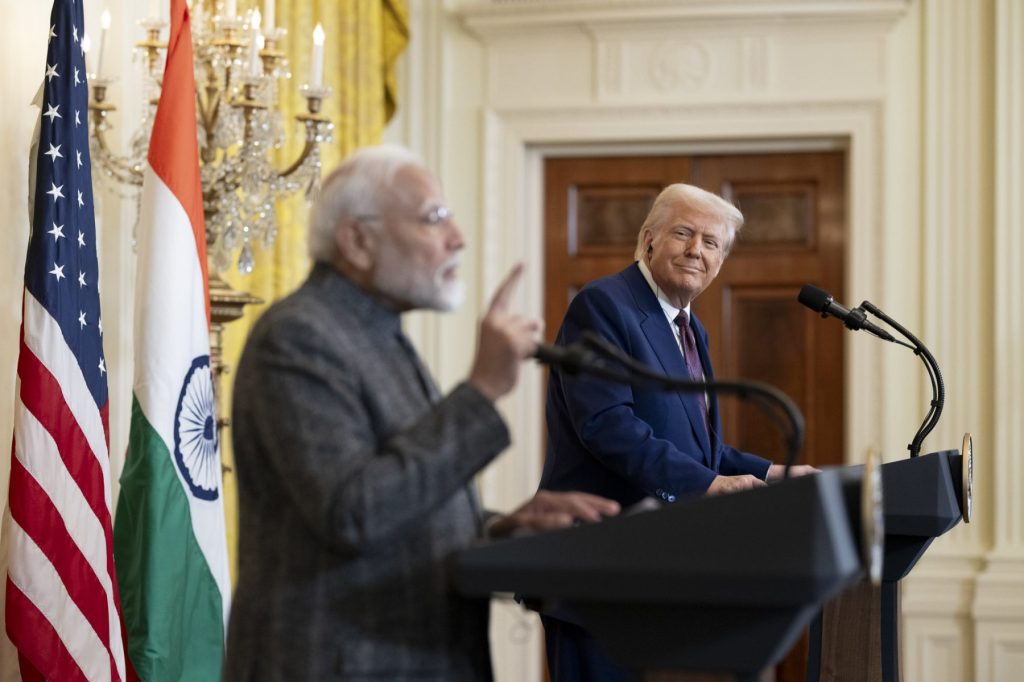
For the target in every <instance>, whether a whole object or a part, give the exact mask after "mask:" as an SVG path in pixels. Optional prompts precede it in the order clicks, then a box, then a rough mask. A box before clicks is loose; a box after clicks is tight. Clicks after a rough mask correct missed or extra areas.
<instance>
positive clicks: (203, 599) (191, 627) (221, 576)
mask: <svg viewBox="0 0 1024 682" xmlns="http://www.w3.org/2000/svg"><path fill="white" fill-rule="evenodd" d="M135 295H136V298H135V301H136V304H135V381H134V390H133V394H134V395H133V397H134V399H133V401H132V420H131V433H130V436H129V444H128V455H127V458H126V461H125V468H124V471H123V473H122V474H121V493H120V497H119V499H118V503H117V514H116V516H115V519H114V552H115V561H116V566H117V579H118V584H119V585H120V589H121V602H122V608H123V611H124V620H125V626H126V628H127V631H128V654H129V657H130V658H131V661H132V663H133V664H134V667H135V670H136V671H137V672H138V674H139V677H141V678H142V679H143V680H148V681H155V680H216V679H220V673H221V663H222V660H223V655H224V639H225V632H226V628H225V625H226V623H227V617H228V609H229V595H230V580H229V576H228V562H227V546H226V541H225V532H224V503H223V496H222V492H223V491H222V486H221V464H220V452H219V448H218V440H217V423H216V412H215V410H214V392H213V376H212V373H211V371H210V340H209V329H210V327H209V303H208V301H209V296H208V291H207V277H206V233H205V227H204V223H203V196H202V189H201V187H200V181H199V154H198V148H197V142H196V112H195V80H194V76H193V71H192V34H191V30H190V28H189V15H188V8H187V7H186V6H185V0H171V33H170V38H169V40H168V47H167V65H166V67H165V71H164V79H163V87H162V90H161V93H160V103H159V106H158V107H157V111H156V118H155V121H154V123H153V136H152V138H151V139H150V144H149V156H148V165H147V167H146V169H145V178H144V182H143V189H142V202H141V208H140V217H139V242H138V274H137V278H136V292H135Z"/></svg>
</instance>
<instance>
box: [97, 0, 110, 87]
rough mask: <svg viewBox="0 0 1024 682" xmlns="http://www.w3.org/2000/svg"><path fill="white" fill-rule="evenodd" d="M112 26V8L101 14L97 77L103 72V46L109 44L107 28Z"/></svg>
mask: <svg viewBox="0 0 1024 682" xmlns="http://www.w3.org/2000/svg"><path fill="white" fill-rule="evenodd" d="M108 28H110V10H106V9H105V10H103V14H102V15H100V51H99V54H97V55H96V77H97V78H99V76H100V74H102V73H103V48H104V47H106V44H107V29H108Z"/></svg>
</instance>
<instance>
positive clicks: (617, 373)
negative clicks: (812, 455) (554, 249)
mask: <svg viewBox="0 0 1024 682" xmlns="http://www.w3.org/2000/svg"><path fill="white" fill-rule="evenodd" d="M534 357H535V358H536V359H537V360H538V361H539V362H542V363H544V364H546V365H552V366H556V367H559V368H560V369H562V370H563V371H565V372H568V373H570V374H590V375H592V376H596V377H599V378H601V379H605V380H607V381H612V382H614V383H618V384H627V385H629V386H652V387H656V388H661V389H663V390H666V391H680V392H684V393H702V392H713V393H723V394H729V395H735V396H737V397H738V398H740V399H742V400H750V401H752V402H755V403H756V404H757V405H758V406H759V407H761V409H762V410H763V411H764V412H765V413H766V414H768V415H769V416H770V417H771V418H772V420H773V421H775V423H776V424H777V425H779V427H780V429H779V430H780V431H782V432H783V434H785V440H786V469H785V474H784V478H788V477H789V468H790V467H791V466H792V465H793V464H794V463H796V459H797V456H798V455H799V454H800V447H801V446H802V445H803V440H804V418H803V415H802V414H801V413H800V408H798V407H797V406H796V404H795V403H794V402H793V401H792V400H791V399H790V397H789V396H787V395H786V394H785V393H783V392H782V391H780V390H779V389H777V388H775V387H774V386H770V385H769V384H765V383H762V382H759V381H693V380H690V379H677V378H675V377H671V376H668V375H666V374H661V373H659V372H656V371H654V370H652V369H651V368H650V367H648V366H647V365H644V364H643V363H641V362H638V361H637V360H636V359H634V358H632V357H630V356H629V355H627V354H626V353H624V352H623V351H622V350H621V349H620V348H618V347H617V346H615V345H613V344H612V343H611V342H610V341H608V340H607V339H605V338H604V337H603V336H600V335H599V334H597V333H595V332H593V331H590V330H587V331H584V332H583V333H582V334H581V336H580V339H579V340H578V341H576V342H575V343H572V344H569V345H568V346H545V345H540V346H539V347H538V348H537V351H536V352H535V353H534ZM772 408H775V409H772ZM780 412H781V413H782V414H784V415H785V419H786V421H785V424H783V422H782V420H781V419H780V414H779V413H780ZM783 426H786V427H788V428H783Z"/></svg>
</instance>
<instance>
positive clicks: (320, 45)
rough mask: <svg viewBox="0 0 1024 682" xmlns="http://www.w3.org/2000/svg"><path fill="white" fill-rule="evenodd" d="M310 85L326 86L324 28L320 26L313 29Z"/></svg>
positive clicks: (315, 86) (316, 86)
mask: <svg viewBox="0 0 1024 682" xmlns="http://www.w3.org/2000/svg"><path fill="white" fill-rule="evenodd" d="M309 68H310V69H311V70H312V73H311V74H310V78H309V81H310V83H309V84H310V85H311V86H312V87H314V88H319V87H320V86H322V85H323V84H324V27H323V26H321V25H320V24H317V25H316V28H315V29H313V54H312V56H311V57H310V60H309Z"/></svg>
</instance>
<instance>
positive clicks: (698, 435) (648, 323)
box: [623, 263, 712, 466]
mask: <svg viewBox="0 0 1024 682" xmlns="http://www.w3.org/2000/svg"><path fill="white" fill-rule="evenodd" d="M623 277H624V278H625V280H626V283H627V284H628V285H629V288H630V290H631V291H632V292H633V298H634V300H635V301H636V305H637V308H638V309H639V312H640V329H642V330H643V332H644V336H646V337H647V342H648V343H649V344H650V345H651V349H652V350H653V351H654V354H655V355H656V356H658V361H659V362H660V363H661V368H662V370H663V371H664V372H665V374H668V375H669V376H673V377H685V376H689V375H688V372H687V370H686V361H685V360H683V354H682V353H681V352H680V351H679V343H678V342H677V341H676V337H675V331H674V330H673V329H672V327H671V326H670V325H669V323H668V320H667V319H665V311H664V310H663V309H662V307H661V304H660V303H658V297H657V296H656V295H655V294H654V292H653V291H651V287H650V286H649V285H648V284H647V280H646V279H644V275H643V273H642V272H640V268H639V267H638V266H637V264H636V263H634V264H633V265H632V267H630V268H627V269H626V270H625V272H624V273H623ZM703 345H704V344H703V343H702V342H701V343H698V346H699V347H703ZM705 357H706V352H705V351H702V352H701V362H702V364H704V367H705V372H707V369H706V368H707V364H706V363H705ZM676 396H677V397H678V398H679V402H680V403H681V404H682V407H683V410H685V412H686V416H687V419H689V421H690V427H691V428H692V429H693V433H694V436H695V440H696V441H697V442H699V443H700V445H701V449H702V450H703V451H704V461H705V462H706V463H708V465H709V466H710V464H711V463H712V450H711V441H710V439H709V437H708V433H707V431H706V430H705V429H704V419H703V417H702V416H701V414H700V403H699V402H698V401H697V398H696V394H695V393H678V392H677V393H676ZM709 416H710V415H709Z"/></svg>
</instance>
